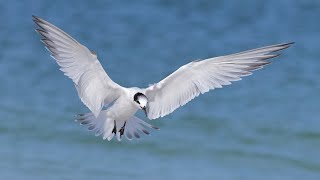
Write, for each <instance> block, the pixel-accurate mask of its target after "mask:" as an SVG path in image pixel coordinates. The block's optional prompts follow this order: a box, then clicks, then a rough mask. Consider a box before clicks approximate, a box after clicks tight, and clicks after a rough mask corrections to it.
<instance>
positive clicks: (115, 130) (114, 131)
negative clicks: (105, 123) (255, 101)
mask: <svg viewBox="0 0 320 180" xmlns="http://www.w3.org/2000/svg"><path fill="white" fill-rule="evenodd" d="M112 133H113V134H114V135H116V133H117V125H116V121H114V127H113V130H112Z"/></svg>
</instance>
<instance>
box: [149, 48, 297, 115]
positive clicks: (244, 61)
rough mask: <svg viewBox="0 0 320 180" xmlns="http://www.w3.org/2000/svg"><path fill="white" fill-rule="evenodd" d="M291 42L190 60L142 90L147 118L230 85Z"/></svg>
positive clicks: (165, 113)
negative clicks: (146, 104) (146, 105)
mask: <svg viewBox="0 0 320 180" xmlns="http://www.w3.org/2000/svg"><path fill="white" fill-rule="evenodd" d="M291 44H293V43H285V44H277V45H272V46H266V47H262V48H258V49H253V50H248V51H244V52H240V53H236V54H231V55H227V56H220V57H215V58H209V59H205V60H199V61H193V62H191V63H188V64H186V65H184V66H182V67H180V68H179V69H178V70H176V71H175V72H173V73H172V74H170V75H169V76H168V77H166V78H165V79H163V80H162V81H160V82H159V83H156V84H154V85H152V86H150V87H149V88H147V89H146V90H145V95H146V96H147V97H148V107H147V113H148V118H149V119H156V118H159V117H163V116H165V115H167V114H170V113H171V112H173V111H174V110H175V109H177V108H178V107H180V106H183V105H185V104H186V103H187V102H189V101H190V100H192V99H193V98H195V97H197V96H198V95H199V94H203V93H205V92H208V91H209V90H211V89H215V88H221V87H222V86H223V85H229V84H231V82H232V81H238V80H241V77H243V76H248V75H251V74H252V73H251V72H252V71H254V70H257V69H261V68H262V67H263V66H265V65H267V64H269V63H270V62H268V61H267V59H270V58H274V57H277V56H279V54H274V52H276V51H279V50H282V49H286V48H288V47H290V45H291Z"/></svg>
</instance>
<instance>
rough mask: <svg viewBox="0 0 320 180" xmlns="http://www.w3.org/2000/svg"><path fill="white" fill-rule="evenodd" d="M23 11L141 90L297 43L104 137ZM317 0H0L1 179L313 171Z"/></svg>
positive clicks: (247, 178) (317, 152)
mask: <svg viewBox="0 0 320 180" xmlns="http://www.w3.org/2000/svg"><path fill="white" fill-rule="evenodd" d="M31 15H37V16H39V17H42V18H44V19H46V20H48V21H49V22H52V23H53V24H55V25H57V26H58V27H60V28H62V29H63V30H64V31H66V32H67V33H69V34H71V35H72V36H73V37H74V38H75V39H77V40H78V41H79V42H81V43H82V44H84V45H86V46H87V47H89V48H90V49H92V50H94V51H95V52H97V54H98V58H99V59H100V61H101V63H102V65H103V67H104V68H105V69H106V71H107V72H108V74H109V75H110V77H111V78H112V79H113V80H114V81H115V82H117V83H119V84H120V85H122V86H126V87H130V86H138V87H147V86H148V85H149V84H152V83H155V82H158V81H160V80H161V79H162V78H164V77H166V76H167V75H168V74H170V73H171V72H173V71H174V70H176V69H177V68H179V67H180V66H181V65H183V64H186V63H188V62H190V61H192V60H196V59H205V58H209V57H214V56H219V55H226V54H230V53H235V52H239V51H243V50H247V49H252V48H257V47H262V46H265V45H271V44H276V43H284V42H291V41H294V42H296V43H295V44H294V45H293V46H292V47H291V48H289V49H286V50H285V51H283V54H282V56H280V57H279V58H276V59H274V60H272V62H273V63H272V64H271V65H269V66H267V67H266V68H264V69H262V70H259V71H256V72H255V73H254V75H252V76H249V77H246V78H244V79H243V80H242V81H239V82H236V83H234V84H233V85H231V86H226V87H224V88H223V89H218V90H214V91H210V92H209V93H206V94H204V95H201V96H200V97H198V98H196V99H195V100H193V101H191V102H190V103H188V104H187V105H185V106H184V107H183V108H180V109H178V110H176V111H175V112H174V113H172V114H170V115H168V116H166V117H164V118H161V119H158V120H154V121H149V120H147V119H146V118H145V117H144V115H143V113H138V116H139V117H141V118H142V119H144V120H146V121H148V122H149V123H151V124H153V125H156V126H158V127H159V128H160V130H159V131H156V130H154V131H152V132H151V135H150V136H143V137H142V139H140V140H138V141H127V140H123V141H122V142H117V141H114V140H113V141H111V142H108V141H103V140H102V138H101V137H95V136H94V135H93V134H92V133H90V132H88V131H86V129H85V128H84V127H83V126H79V125H78V124H77V123H75V122H74V119H75V115H76V114H78V113H86V112H89V110H88V109H87V108H86V107H85V106H84V105H83V104H82V102H81V101H80V100H79V98H78V96H77V93H76V90H75V88H74V85H73V83H72V81H71V80H70V79H68V78H67V77H65V76H64V75H63V73H62V72H60V71H59V68H58V65H57V64H56V63H55V61H54V60H53V59H52V58H51V57H50V56H49V53H48V52H47V51H46V50H45V48H44V46H43V44H42V43H41V42H40V41H39V36H38V35H37V34H36V32H35V31H34V29H35V25H34V23H33V22H32V19H31ZM319 17H320V1H318V0H304V1H299V0H296V1H295V0H293V1H291V0H283V1H278V0H268V1H256V0H242V1H239V0H229V1H223V0H215V1H209V0H208V1H201V0H199V1H192V0H186V1H175V2H173V1H169V0H154V1H148V0H144V1H142V0H141V1H129V0H127V1H63V0H58V1H40V0H33V1H32V0H30V1H9V0H8V1H7V0H3V1H0V21H1V24H0V27H1V28H0V83H1V88H0V97H1V99H0V179H1V180H6V179H10V180H16V179H24V180H35V179H36V180H37V179H39V180H40V179H41V180H43V179H46V180H51V179H52V180H54V179H66V180H69V179H70V180H73V179H74V180H86V179H92V180H100V179H101V180H102V179H112V180H118V179H130V180H136V179H137V180H142V179H155V180H158V179H159V180H160V179H215V180H257V179H259V180H271V179H272V180H301V179H304V180H319V179H320V118H319V117H320V108H319V105H320V80H319V77H320V46H319V42H320V23H319Z"/></svg>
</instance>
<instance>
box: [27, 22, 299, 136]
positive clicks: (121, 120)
mask: <svg viewBox="0 0 320 180" xmlns="http://www.w3.org/2000/svg"><path fill="white" fill-rule="evenodd" d="M32 17H33V21H34V22H35V24H36V25H37V26H38V28H37V29H36V31H37V32H38V33H39V34H40V36H41V41H42V42H43V43H44V45H45V47H46V49H47V50H48V51H49V52H50V53H51V57H52V58H54V59H55V60H56V62H57V63H58V65H59V66H60V70H61V71H62V72H64V74H65V75H66V76H68V77H69V78H70V79H71V80H72V81H73V83H74V85H75V88H76V89H77V92H78V95H79V97H80V99H81V101H82V102H83V103H84V104H85V105H86V106H87V107H88V108H89V110H90V111H91V112H90V113H87V114H78V115H77V117H76V120H77V121H79V123H80V124H84V125H87V126H88V129H89V130H91V131H93V132H94V133H95V135H96V136H102V138H103V139H107V140H111V139H112V138H113V137H114V136H116V137H117V139H118V140H119V141H120V140H121V139H122V137H123V136H125V137H126V138H127V139H129V140H132V139H133V138H137V139H139V138H140V135H141V134H149V131H148V130H149V128H151V129H158V128H157V127H155V126H152V125H150V124H149V123H146V122H145V121H143V120H141V119H139V118H138V117H136V116H135V113H136V112H137V111H138V110H142V111H144V113H145V115H146V116H147V118H149V119H150V120H152V119H157V118H160V117H163V116H166V115H168V114H170V113H172V112H173V111H174V110H176V109H177V108H179V107H180V106H183V105H185V104H186V103H187V102H189V101H190V100H192V99H194V98H195V97H197V96H199V95H200V94H203V93H206V92H208V91H209V90H213V89H216V88H221V87H222V86H224V85H229V84H231V82H233V81H239V80H241V77H244V76H248V75H251V74H252V72H253V71H255V70H258V69H261V68H263V67H264V66H265V65H267V64H270V62H269V61H267V60H268V59H270V58H274V57H277V56H279V55H280V54H277V53H275V52H277V51H280V50H283V49H286V48H288V47H290V45H292V44H293V43H283V44H276V45H271V46H266V47H262V48H258V49H253V50H247V51H244V52H239V53H236V54H231V55H225V56H219V57H214V58H208V59H204V60H196V61H192V62H190V63H188V64H185V65H183V66H181V67H180V68H179V69H177V70H176V71H175V72H173V73H172V74H170V75H169V76H168V77H166V78H164V79H163V80H161V81H160V82H158V83H155V84H153V85H151V86H149V87H147V88H138V87H130V88H126V87H122V86H120V85H119V84H117V83H116V82H114V81H112V80H111V78H110V77H109V76H108V74H107V73H106V72H105V70H104V69H103V67H102V66H101V64H100V62H99V60H98V59H97V55H96V53H95V52H94V51H91V50H89V49H88V48H87V47H85V46H84V45H82V44H80V43H79V42H78V41H77V40H75V39H74V38H72V37H71V36H70V35H68V34H67V33H65V32H64V31H62V30H61V29H59V28H58V27H56V26H54V25H53V24H51V23H49V22H47V21H45V20H43V19H41V18H39V17H36V16H32Z"/></svg>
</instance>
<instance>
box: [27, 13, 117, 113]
mask: <svg viewBox="0 0 320 180" xmlns="http://www.w3.org/2000/svg"><path fill="white" fill-rule="evenodd" d="M33 20H34V22H35V23H36V24H37V25H38V26H39V27H40V29H37V32H38V33H39V34H40V35H41V36H42V37H43V39H42V40H41V41H42V42H43V43H44V44H45V45H46V48H47V50H48V51H50V53H51V54H52V55H51V56H52V57H53V58H54V59H55V60H56V61H57V63H58V65H59V66H60V67H61V68H60V70H61V71H62V72H64V74H65V75H66V76H68V77H69V78H70V79H72V81H73V82H74V84H75V87H76V89H77V91H78V95H79V97H80V99H81V101H82V102H83V103H84V104H85V105H86V106H87V107H88V108H89V109H90V111H91V112H92V113H93V114H94V115H95V116H96V117H97V116H98V115H99V113H100V111H101V109H102V107H103V106H104V104H108V103H111V102H113V101H115V100H116V99H117V98H118V97H119V96H120V93H119V90H121V89H122V87H121V86H119V85H118V84H116V83H115V82H113V81H112V80H111V79H110V77H109V76H108V75H107V73H106V72H105V71H104V69H103V68H102V66H101V64H100V62H99V60H98V59H97V56H96V54H94V53H92V52H91V51H90V50H89V49H88V48H86V47H85V46H83V45H82V44H80V43H79V42H77V41H76V40H75V39H73V38H72V37H71V36H70V35H68V34H67V33H65V32H64V31H62V30H61V29H59V28H58V27H56V26H54V25H52V24H50V23H49V22H47V21H45V20H43V19H41V18H38V17H35V16H33Z"/></svg>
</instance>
